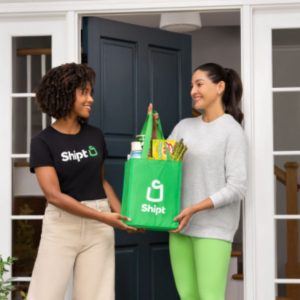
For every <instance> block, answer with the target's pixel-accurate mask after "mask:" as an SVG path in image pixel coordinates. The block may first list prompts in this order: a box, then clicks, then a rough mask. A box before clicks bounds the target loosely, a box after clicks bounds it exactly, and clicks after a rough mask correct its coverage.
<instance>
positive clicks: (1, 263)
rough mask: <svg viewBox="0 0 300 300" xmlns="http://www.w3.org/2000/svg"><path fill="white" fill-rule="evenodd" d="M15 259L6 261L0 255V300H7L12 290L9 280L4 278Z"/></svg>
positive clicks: (9, 258)
mask: <svg viewBox="0 0 300 300" xmlns="http://www.w3.org/2000/svg"><path fill="white" fill-rule="evenodd" d="M14 261H16V258H15V257H10V256H9V257H8V258H7V259H6V260H5V259H3V258H2V255H0V300H7V298H8V295H9V293H10V292H11V291H12V290H13V289H14V287H13V285H12V282H11V279H10V278H9V279H6V278H5V273H6V272H8V267H9V266H11V265H12V264H13V263H14Z"/></svg>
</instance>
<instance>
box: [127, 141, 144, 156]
mask: <svg viewBox="0 0 300 300" xmlns="http://www.w3.org/2000/svg"><path fill="white" fill-rule="evenodd" d="M141 157H142V144H141V142H137V141H134V142H131V152H130V158H141Z"/></svg>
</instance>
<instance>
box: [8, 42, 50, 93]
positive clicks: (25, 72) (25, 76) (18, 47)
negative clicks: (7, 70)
mask: <svg viewBox="0 0 300 300" xmlns="http://www.w3.org/2000/svg"><path fill="white" fill-rule="evenodd" d="M12 42H13V93H29V92H30V93H32V92H34V90H35V87H36V86H37V85H38V83H39V81H40V79H41V77H42V73H43V72H45V71H47V70H49V69H50V68H51V36H31V37H14V38H13V41H12ZM42 55H44V56H42ZM42 57H43V58H42Z"/></svg>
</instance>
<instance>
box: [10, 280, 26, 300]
mask: <svg viewBox="0 0 300 300" xmlns="http://www.w3.org/2000/svg"><path fill="white" fill-rule="evenodd" d="M13 286H14V288H15V290H14V291H13V292H12V300H21V299H25V296H26V295H27V293H28V288H29V282H22V281H21V282H20V281H15V282H14V283H13Z"/></svg>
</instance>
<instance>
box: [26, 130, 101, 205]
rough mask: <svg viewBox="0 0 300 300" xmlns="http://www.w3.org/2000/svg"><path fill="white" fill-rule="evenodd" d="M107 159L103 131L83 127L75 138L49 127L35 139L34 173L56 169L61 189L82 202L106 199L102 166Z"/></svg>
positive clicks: (33, 144) (31, 156)
mask: <svg viewBox="0 0 300 300" xmlns="http://www.w3.org/2000/svg"><path fill="white" fill-rule="evenodd" d="M106 156H107V150H106V144H105V141H104V136H103V133H102V131H101V130H100V129H98V128H96V127H93V126H91V125H88V124H82V125H81V129H80V132H79V133H78V134H75V135H71V134H63V133H60V132H59V131H57V130H56V129H54V128H53V127H51V126H49V127H47V128H46V129H45V130H43V131H41V132H40V133H39V134H38V135H37V136H35V137H34V138H32V140H31V147H30V171H31V172H33V173H34V169H35V168H36V167H41V166H52V167H54V168H55V170H56V172H57V175H58V179H59V184H60V189H61V191H62V192H63V193H65V194H67V195H70V196H72V197H73V198H75V199H76V200H78V201H83V200H96V199H102V198H106V195H105V192H104V189H103V184H102V181H103V178H102V165H103V161H104V159H105V158H106Z"/></svg>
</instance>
